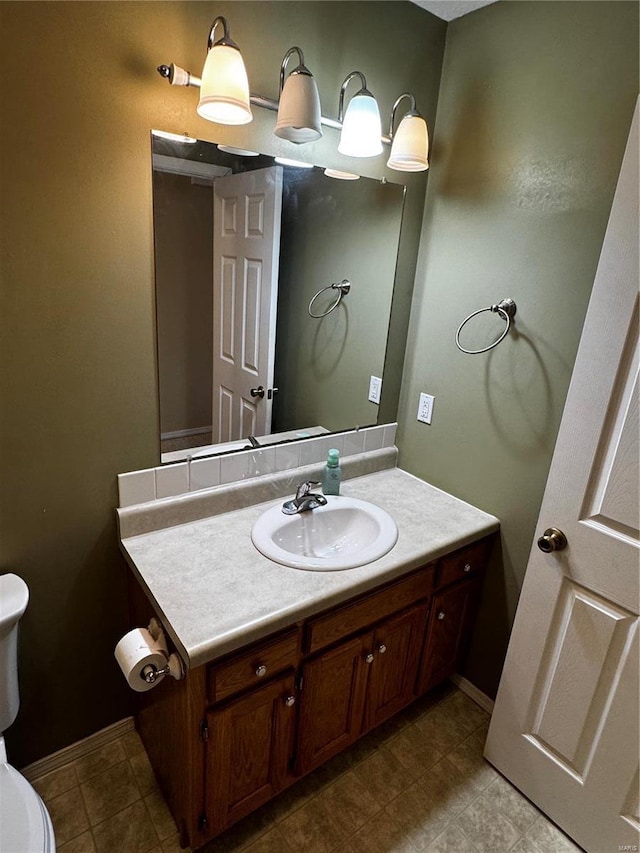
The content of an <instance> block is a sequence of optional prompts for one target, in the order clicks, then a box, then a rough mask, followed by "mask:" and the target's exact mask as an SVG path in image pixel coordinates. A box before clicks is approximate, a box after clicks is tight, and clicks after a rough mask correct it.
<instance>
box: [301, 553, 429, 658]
mask: <svg viewBox="0 0 640 853" xmlns="http://www.w3.org/2000/svg"><path fill="white" fill-rule="evenodd" d="M434 573H435V566H426V567H425V568H423V569H420V570H419V571H417V572H414V573H413V574H412V575H409V577H407V578H404V579H403V580H401V581H398V582H397V583H394V584H392V585H391V586H388V587H387V588H386V589H383V590H380V591H379V592H374V593H371V594H370V595H366V596H364V597H363V598H360V599H358V600H357V601H355V602H351V603H350V604H346V605H344V607H340V608H338V609H337V610H333V611H332V612H331V613H327V614H326V615H324V616H318V617H317V618H315V619H311V620H310V621H309V622H308V623H307V635H306V642H305V647H306V652H308V653H311V652H315V651H318V649H323V648H325V646H329V645H330V644H331V643H334V642H337V641H338V640H341V639H343V638H344V637H348V636H349V635H350V634H353V633H355V632H356V631H359V630H361V629H362V628H366V627H368V626H369V625H373V623H374V622H378V621H379V620H380V619H384V618H385V616H390V615H391V614H392V613H396V612H397V611H398V610H402V609H403V608H404V607H407V606H408V605H410V604H413V603H414V602H416V601H419V600H420V599H423V598H428V596H429V595H430V594H431V590H432V589H433V583H434Z"/></svg>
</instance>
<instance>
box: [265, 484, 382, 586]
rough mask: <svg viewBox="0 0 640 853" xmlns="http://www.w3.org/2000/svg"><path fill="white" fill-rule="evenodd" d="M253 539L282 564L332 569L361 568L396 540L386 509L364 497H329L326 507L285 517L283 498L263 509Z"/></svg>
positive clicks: (380, 554)
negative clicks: (360, 498)
mask: <svg viewBox="0 0 640 853" xmlns="http://www.w3.org/2000/svg"><path fill="white" fill-rule="evenodd" d="M251 539H252V541H253V544H254V545H255V546H256V548H257V549H258V551H260V552H261V553H262V554H264V556H265V557H268V558H269V559H270V560H274V561H275V562H276V563H281V564H282V565H284V566H292V567H293V568H295V569H310V570H311V571H316V572H318V571H319V572H332V571H337V570H339V569H353V568H355V567H356V566H364V565H365V564H366V563H372V562H373V561H374V560H377V559H379V558H380V557H382V556H384V555H385V554H386V553H387V552H388V551H390V550H391V549H392V548H393V546H394V545H395V544H396V541H397V539H398V528H397V527H396V523H395V521H394V520H393V519H392V518H391V516H390V515H389V513H387V512H385V511H384V510H383V509H380V507H378V506H375V505H374V504H371V503H369V502H368V501H361V500H357V499H356V498H347V497H342V496H340V497H328V498H327V505H326V506H321V507H318V508H317V509H312V510H309V511H307V512H301V513H298V514H296V515H285V514H284V513H283V512H282V502H280V503H278V504H276V505H275V506H272V507H271V508H270V509H268V510H267V511H266V512H263V513H262V515H261V516H260V518H259V519H258V520H257V521H256V523H255V524H254V525H253V529H252V531H251Z"/></svg>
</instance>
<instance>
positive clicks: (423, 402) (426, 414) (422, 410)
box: [417, 394, 434, 424]
mask: <svg viewBox="0 0 640 853" xmlns="http://www.w3.org/2000/svg"><path fill="white" fill-rule="evenodd" d="M433 400H434V398H433V397H432V396H431V394H420V400H419V402H418V415H417V418H418V420H419V421H421V422H422V423H423V424H430V423H431V418H432V417H433Z"/></svg>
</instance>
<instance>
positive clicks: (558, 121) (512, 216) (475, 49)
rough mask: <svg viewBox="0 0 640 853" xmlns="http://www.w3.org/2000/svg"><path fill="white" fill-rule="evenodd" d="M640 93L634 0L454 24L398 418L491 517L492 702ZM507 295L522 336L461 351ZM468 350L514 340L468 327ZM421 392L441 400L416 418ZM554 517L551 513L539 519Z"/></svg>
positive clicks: (497, 12) (485, 624) (488, 649)
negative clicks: (498, 546)
mask: <svg viewBox="0 0 640 853" xmlns="http://www.w3.org/2000/svg"><path fill="white" fill-rule="evenodd" d="M637 92H638V4H637V3H635V2H620V3H619V2H584V3H583V2H566V3H564V2H545V3H540V2H505V1H504V0H501V2H499V3H496V4H495V5H492V6H488V7H486V8H485V9H482V10H480V11H478V12H475V13H473V14H471V15H468V16H466V17H464V18H462V19H459V20H457V21H454V22H453V23H451V24H450V25H449V28H448V33H447V44H446V52H445V59H444V65H443V73H442V85H441V90H440V97H439V101H438V117H437V123H436V127H435V131H434V139H435V142H434V147H433V157H432V164H431V170H430V179H429V187H428V193H427V201H426V209H425V210H426V213H425V220H424V224H423V232H422V240H421V251H420V258H419V263H418V272H417V276H416V285H415V294H414V304H413V309H412V320H411V331H410V337H409V344H408V349H407V361H406V364H405V374H404V382H403V390H402V400H401V411H400V416H399V420H400V429H399V446H400V450H401V452H400V464H401V465H402V466H403V467H405V468H407V469H408V470H410V471H412V472H413V473H414V474H417V475H418V476H420V477H423V478H424V479H426V480H428V481H430V482H432V483H434V484H435V485H437V486H440V487H441V488H443V489H445V490H447V491H451V492H453V493H454V494H456V495H458V496H459V497H461V498H464V499H465V500H468V501H469V502H470V503H473V504H475V505H477V506H479V507H481V508H482V509H485V510H487V511H488V512H491V513H494V514H495V515H496V516H498V518H499V519H500V521H501V524H502V537H501V538H502V555H501V557H502V560H501V561H500V560H499V559H498V560H496V562H495V564H494V565H493V566H492V568H491V572H490V575H489V578H488V582H487V583H486V584H485V590H484V597H483V603H482V610H481V614H480V618H479V620H478V624H477V629H476V633H475V637H474V643H473V648H472V653H471V659H470V661H469V664H468V668H467V672H466V673H465V674H466V676H467V677H468V678H469V679H471V680H472V681H473V682H474V683H476V684H477V685H478V686H479V687H480V688H481V689H482V690H484V691H485V692H486V693H488V694H494V693H495V690H496V687H497V682H498V679H499V675H500V670H501V667H502V662H503V659H504V652H505V649H506V643H507V639H508V634H509V630H510V627H511V623H512V620H513V616H514V612H515V607H516V603H517V599H518V594H519V591H520V588H521V584H522V578H523V575H524V571H525V567H526V564H527V559H528V554H529V550H530V547H531V543H532V541H533V537H534V530H535V526H536V521H537V516H538V510H539V506H540V501H541V498H542V492H543V489H544V485H545V481H546V478H547V472H548V468H549V464H550V461H551V454H552V451H553V446H554V442H555V437H556V432H557V428H558V425H559V420H560V416H561V414H562V408H563V404H564V400H565V395H566V390H567V386H568V383H569V379H570V376H571V370H572V366H573V362H574V358H575V353H576V349H577V344H578V340H579V337H580V332H581V328H582V323H583V320H584V315H585V311H586V307H587V302H588V299H589V294H590V291H591V287H592V284H593V278H594V274H595V270H596V265H597V261H598V256H599V252H600V247H601V245H602V239H603V236H604V230H605V227H606V223H607V218H608V213H609V209H610V205H611V200H612V197H613V192H614V188H615V183H616V180H617V175H618V170H619V167H620V162H621V159H622V153H623V150H624V146H625V143H626V139H627V135H628V131H629V126H630V123H631V116H632V113H633V107H634V103H635V99H636V96H637ZM503 297H511V298H512V299H514V300H515V301H516V303H517V306H518V313H517V317H516V322H515V330H514V332H513V333H511V334H510V335H509V337H508V338H507V339H505V340H504V341H503V342H502V343H501V344H500V345H499V346H498V347H497V348H496V349H495V350H493V351H491V352H490V353H488V354H485V355H475V356H471V355H464V354H462V353H460V352H459V351H458V350H457V349H456V346H455V343H454V336H455V332H456V329H457V327H458V325H459V324H460V322H461V321H462V320H463V319H464V318H465V317H466V316H467V315H468V314H469V313H471V312H472V311H475V310H476V309H478V308H482V307H485V306H488V305H491V304H493V303H496V302H498V301H499V300H500V299H502V298H503ZM472 323H473V324H474V325H473V326H472V325H471V324H470V326H469V328H468V335H466V336H465V341H466V346H467V348H477V347H480V346H483V345H484V344H485V343H487V336H488V335H489V334H491V333H493V332H498V331H501V329H502V323H501V321H500V320H498V319H497V318H496V317H495V315H491V314H488V313H487V314H483V315H482V316H481V317H479V318H476V319H475V320H474V321H472ZM420 391H427V392H429V393H431V394H433V395H435V404H434V417H433V423H432V425H431V426H424V425H421V424H419V423H417V421H416V419H415V413H416V409H417V403H418V394H419V392H420ZM547 523H548V524H552V523H553V519H545V520H544V522H543V523H542V524H543V526H547Z"/></svg>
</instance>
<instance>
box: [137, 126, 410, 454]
mask: <svg viewBox="0 0 640 853" xmlns="http://www.w3.org/2000/svg"><path fill="white" fill-rule="evenodd" d="M152 156H153V214H154V240H155V267H156V323H157V347H158V383H159V400H160V429H161V454H162V455H161V461H162V462H163V463H164V462H172V461H176V460H178V459H184V458H186V457H187V456H189V455H192V456H193V455H198V456H200V455H207V454H209V453H215V452H227V451H229V450H235V449H242V448H244V447H246V446H251V444H253V443H254V441H255V440H257V442H258V443H259V444H266V443H273V442H276V441H283V440H291V439H295V438H302V437H307V436H309V435H314V434H318V433H325V432H337V431H341V430H345V429H353V428H354V427H357V426H368V425H373V424H376V423H378V408H379V407H378V404H377V403H376V402H372V401H371V400H370V399H369V396H370V385H371V377H378V378H381V377H383V375H384V365H385V354H386V352H387V348H388V347H392V346H399V347H403V346H404V343H403V342H393V341H390V340H388V329H389V317H390V312H391V304H392V298H393V288H394V279H395V271H396V262H397V256H398V246H399V239H400V231H401V225H402V214H403V206H404V192H405V187H404V186H403V185H402V184H393V183H389V182H383V181H379V180H374V179H371V178H360V179H359V180H350V181H343V180H338V179H335V178H332V177H329V176H327V175H325V174H324V170H323V169H322V168H319V167H312V168H307V169H302V168H296V167H294V166H290V165H282V164H278V163H276V162H274V158H272V157H269V156H266V155H261V154H258V155H253V156H241V155H238V154H234V153H229V152H228V151H223V150H221V149H219V148H218V147H217V146H216V145H214V144H213V143H208V142H197V143H196V144H185V143H177V142H172V141H168V140H165V139H159V138H157V137H155V136H152ZM345 280H346V281H348V282H349V284H350V287H349V288H343V291H344V292H342V291H340V290H339V288H338V287H335V288H332V287H331V285H332V284H335V285H336V286H337V285H340V284H341V283H342V282H343V281H345ZM325 288H326V290H325ZM318 291H323V292H322V293H320V295H319V296H317V298H316V299H315V300H314V302H313V309H312V312H311V313H313V314H315V315H320V314H323V313H325V312H326V313H325V316H321V317H317V316H316V317H312V316H311V314H310V312H309V304H310V302H311V300H312V299H313V297H314V296H315V295H316V294H317V293H318ZM340 295H341V296H342V298H340V299H338V298H337V297H338V296H340ZM334 303H335V307H334V308H333V309H332V310H328V309H330V308H331V306H332V305H334ZM389 390H390V393H392V394H397V389H389ZM381 393H382V395H384V394H385V388H384V387H383V388H382V392H381ZM387 413H388V408H387ZM386 420H387V421H388V420H389V417H388V416H387V418H386ZM250 437H251V438H250Z"/></svg>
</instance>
